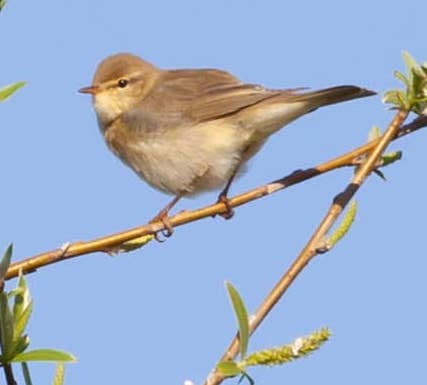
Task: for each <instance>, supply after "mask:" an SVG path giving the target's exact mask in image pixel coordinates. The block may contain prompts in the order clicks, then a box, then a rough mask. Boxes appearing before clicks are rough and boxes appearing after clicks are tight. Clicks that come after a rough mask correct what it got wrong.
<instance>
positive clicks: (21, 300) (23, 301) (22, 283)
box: [13, 273, 33, 339]
mask: <svg viewBox="0 0 427 385" xmlns="http://www.w3.org/2000/svg"><path fill="white" fill-rule="evenodd" d="M14 295H15V301H14V305H13V316H14V318H15V339H16V338H17V337H19V336H20V335H21V334H22V333H23V332H24V331H25V328H26V327H27V324H28V320H29V319H30V316H31V313H32V311H33V303H32V301H31V296H30V290H29V289H28V286H27V281H26V279H25V277H24V276H23V275H22V273H20V274H19V280H18V287H17V289H16V290H15V294H14Z"/></svg>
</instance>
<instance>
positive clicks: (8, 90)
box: [0, 82, 25, 102]
mask: <svg viewBox="0 0 427 385" xmlns="http://www.w3.org/2000/svg"><path fill="white" fill-rule="evenodd" d="M24 85H25V82H18V83H13V84H9V85H8V86H5V87H3V88H0V102H3V101H5V100H6V99H7V98H9V97H10V96H11V95H12V94H13V93H14V92H15V91H17V90H19V89H20V88H21V87H23V86H24Z"/></svg>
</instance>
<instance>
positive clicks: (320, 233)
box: [205, 111, 408, 385]
mask: <svg viewBox="0 0 427 385" xmlns="http://www.w3.org/2000/svg"><path fill="white" fill-rule="evenodd" d="M407 116H408V112H406V111H398V112H397V113H396V115H395V117H394V119H393V120H392V122H391V123H390V125H389V127H388V128H387V130H386V132H385V133H384V135H382V136H381V137H380V138H379V139H378V140H376V141H375V143H376V144H375V146H374V147H373V148H372V151H371V152H370V154H369V155H368V157H367V158H366V161H365V162H364V163H363V164H362V165H361V166H360V168H359V169H358V170H357V172H356V174H355V175H354V177H353V179H352V181H351V183H350V184H349V185H348V186H347V187H346V188H345V190H344V191H343V192H341V193H340V194H338V195H337V196H336V197H335V199H334V200H333V202H332V204H331V206H330V208H329V210H328V212H327V213H326V215H325V216H324V218H323V220H322V221H321V222H320V224H319V226H318V227H317V229H316V230H315V231H314V233H313V235H312V236H311V238H310V240H309V241H308V243H307V244H306V246H305V247H304V248H303V250H302V251H301V253H300V254H299V255H298V257H297V258H296V259H295V260H294V262H293V263H292V265H291V266H290V268H289V269H288V270H287V271H286V272H285V273H284V274H283V276H282V277H281V278H280V280H279V281H278V282H277V284H276V285H275V286H274V288H273V289H272V290H271V292H270V293H269V294H268V295H267V297H266V298H265V299H264V301H263V302H262V304H261V306H260V307H259V308H258V310H257V311H256V313H255V314H254V315H253V316H252V317H251V323H250V328H249V333H250V334H252V333H254V331H255V330H256V329H257V328H258V326H259V325H260V324H261V322H262V321H263V320H264V319H265V317H266V316H267V315H268V313H269V312H270V311H271V310H272V308H273V307H274V306H275V304H276V303H277V302H278V301H279V300H280V298H281V297H282V296H283V295H284V294H285V292H286V290H287V289H288V288H289V286H290V285H291V284H292V282H293V281H294V280H295V278H296V277H297V276H298V275H299V274H300V273H301V271H302V270H303V269H304V268H305V266H307V264H308V263H309V262H310V260H311V259H312V258H313V257H315V256H316V255H318V254H320V253H322V252H324V251H325V250H324V248H323V245H324V239H325V236H326V234H327V233H328V231H329V230H330V229H331V227H332V226H333V225H334V223H335V222H336V221H337V219H338V217H339V215H340V214H341V212H342V211H343V209H344V208H345V206H346V205H347V204H348V203H349V202H350V200H351V199H352V197H353V196H354V194H355V193H356V192H357V191H358V190H359V188H360V187H361V186H362V184H363V182H364V181H365V180H366V178H367V177H368V176H369V174H370V173H371V172H372V171H373V170H374V169H375V168H376V166H377V163H378V161H379V159H380V158H381V155H382V154H383V152H384V150H385V149H386V148H387V146H388V144H389V143H390V142H391V141H392V140H393V139H394V138H395V137H396V135H398V133H399V127H400V126H401V125H402V124H403V122H404V121H405V119H406V117H407ZM239 345H240V343H239V338H238V336H236V337H234V339H233V340H232V342H231V344H230V345H229V347H228V348H227V350H226V351H225V353H224V354H223V356H222V357H221V359H220V361H229V360H232V359H234V358H235V357H236V355H237V354H238V352H239ZM224 379H225V377H224V376H223V375H221V374H220V373H219V372H218V371H216V370H214V371H213V372H212V373H211V374H210V376H209V377H208V379H207V380H206V382H205V385H218V384H220V383H221V382H222V381H223V380H224Z"/></svg>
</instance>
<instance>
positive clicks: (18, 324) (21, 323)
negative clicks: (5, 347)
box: [14, 302, 33, 338]
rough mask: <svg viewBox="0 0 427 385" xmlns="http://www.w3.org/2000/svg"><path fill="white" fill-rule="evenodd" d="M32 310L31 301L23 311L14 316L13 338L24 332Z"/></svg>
mask: <svg viewBox="0 0 427 385" xmlns="http://www.w3.org/2000/svg"><path fill="white" fill-rule="evenodd" d="M32 311H33V303H32V302H30V303H29V304H28V305H27V307H26V308H25V309H24V311H23V312H22V313H21V314H20V315H19V316H18V317H15V335H14V337H15V338H18V337H20V336H21V334H22V333H24V331H25V328H26V327H27V324H28V320H29V319H30V316H31V313H32Z"/></svg>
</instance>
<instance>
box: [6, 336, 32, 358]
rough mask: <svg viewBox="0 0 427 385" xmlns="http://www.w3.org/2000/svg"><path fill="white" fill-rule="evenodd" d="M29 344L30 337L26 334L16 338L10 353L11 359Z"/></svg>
mask: <svg viewBox="0 0 427 385" xmlns="http://www.w3.org/2000/svg"><path fill="white" fill-rule="evenodd" d="M29 344H30V339H29V337H28V336H27V335H25V336H20V337H18V338H16V339H15V340H14V342H13V350H12V351H11V353H10V358H11V359H12V360H13V357H15V356H17V355H18V354H21V353H22V352H23V351H24V350H25V349H27V348H28V345H29Z"/></svg>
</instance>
